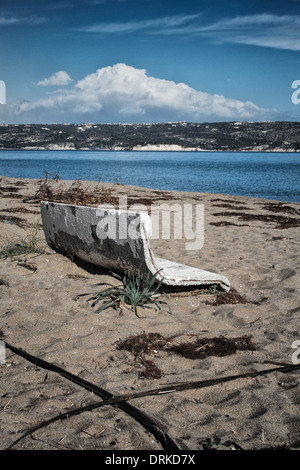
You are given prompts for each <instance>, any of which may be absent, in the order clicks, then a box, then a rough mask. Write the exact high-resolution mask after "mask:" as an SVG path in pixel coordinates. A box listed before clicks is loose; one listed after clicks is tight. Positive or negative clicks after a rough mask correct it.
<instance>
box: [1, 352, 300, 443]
mask: <svg viewBox="0 0 300 470" xmlns="http://www.w3.org/2000/svg"><path fill="white" fill-rule="evenodd" d="M6 346H7V347H8V349H10V350H11V351H12V352H14V353H16V354H18V355H20V356H22V357H24V358H25V359H27V360H28V361H30V362H32V363H33V364H35V365H38V366H39V367H43V368H45V369H48V370H51V371H54V372H58V373H59V374H61V375H62V376H64V377H66V378H67V379H69V380H71V381H72V382H74V383H76V384H77V385H80V386H82V387H83V388H85V389H87V390H90V391H92V392H93V393H95V394H97V395H98V396H101V397H102V398H103V400H102V401H101V402H96V403H91V404H90V405H86V406H84V407H80V408H76V409H73V410H70V411H66V412H64V413H61V414H59V415H57V416H54V417H52V418H50V419H49V420H46V421H43V422H42V423H40V424H37V425H36V426H34V427H31V428H30V429H29V430H27V431H26V432H25V433H24V434H23V435H22V436H21V437H20V438H19V439H17V440H16V441H14V442H13V444H11V445H10V447H9V448H12V447H13V446H14V445H15V444H16V443H17V442H19V441H20V440H21V439H23V438H25V437H26V436H28V435H30V434H32V433H34V432H35V431H37V430H38V429H41V428H43V427H45V426H48V425H49V424H52V423H54V422H56V421H59V420H63V419H66V418H69V417H71V416H75V415H78V414H81V413H83V412H85V411H92V410H94V409H97V408H101V407H103V406H108V405H110V406H118V407H120V408H121V409H122V410H123V411H125V412H127V413H128V414H130V415H131V416H132V417H134V418H135V419H137V421H138V422H140V423H141V424H142V425H143V426H145V427H146V428H147V429H148V430H150V431H151V432H152V433H153V434H154V435H155V437H157V438H158V440H159V441H160V442H161V443H162V445H163V447H164V448H165V449H166V450H175V449H177V450H179V449H178V447H177V445H176V444H175V443H174V441H173V440H172V439H171V438H170V437H169V436H168V435H167V434H166V433H165V432H164V431H162V430H161V429H160V428H159V426H158V425H157V424H156V423H154V422H153V421H152V420H151V419H150V418H149V417H147V416H146V415H145V414H144V413H142V412H140V410H138V409H137V408H134V407H132V406H131V405H129V404H128V403H126V402H127V401H128V400H133V399H136V398H142V397H147V396H153V395H161V394H165V393H172V392H180V391H184V390H192V389H199V388H205V387H211V386H214V385H218V384H220V383H226V382H231V381H234V380H238V379H243V378H254V377H258V376H262V375H267V374H270V373H274V372H280V373H287V372H293V371H297V370H300V364H283V365H281V364H279V365H278V367H273V368H269V369H263V370H260V371H256V372H246V373H244V374H237V375H229V376H224V377H218V378H215V379H209V380H201V381H192V382H181V383H173V384H169V385H166V386H164V387H159V388H154V389H150V390H144V391H141V392H136V393H129V394H123V395H119V396H114V395H112V394H111V393H109V392H107V391H105V390H103V389H100V388H99V387H97V386H96V385H94V384H92V383H90V382H87V381H85V380H83V379H81V378H80V377H77V376H75V375H73V374H71V373H70V372H67V371H66V370H64V369H62V368H60V367H58V366H56V365H54V364H51V363H49V362H47V361H44V360H42V359H39V358H37V357H35V356H32V355H31V354H28V353H26V352H24V351H22V350H20V349H18V348H16V347H14V346H11V345H9V344H7V343H6ZM266 363H267V361H266ZM173 445H175V447H173Z"/></svg>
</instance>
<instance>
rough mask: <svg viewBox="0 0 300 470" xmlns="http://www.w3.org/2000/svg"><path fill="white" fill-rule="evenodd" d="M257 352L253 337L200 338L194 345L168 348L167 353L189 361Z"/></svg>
mask: <svg viewBox="0 0 300 470" xmlns="http://www.w3.org/2000/svg"><path fill="white" fill-rule="evenodd" d="M238 350H239V351H246V350H248V351H256V347H255V345H254V344H253V342H252V340H251V337H249V336H242V337H239V338H225V337H224V336H219V337H214V338H199V339H197V340H196V341H194V342H193V343H188V342H187V343H182V344H178V345H173V346H171V347H168V349H167V351H169V352H174V353H175V354H178V355H180V356H183V357H185V358H187V359H204V358H206V357H208V356H217V357H222V356H229V355H232V354H235V353H236V352H237V351H238Z"/></svg>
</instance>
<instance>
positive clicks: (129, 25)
mask: <svg viewBox="0 0 300 470" xmlns="http://www.w3.org/2000/svg"><path fill="white" fill-rule="evenodd" d="M198 17H199V15H175V16H166V17H163V18H155V19H149V20H139V21H124V22H111V23H97V24H94V25H91V26H85V27H82V28H79V30H80V31H85V32H92V33H128V32H134V31H140V30H142V31H145V30H161V29H164V28H174V27H180V26H182V25H183V24H185V23H187V22H189V21H191V20H194V19H195V18H198Z"/></svg>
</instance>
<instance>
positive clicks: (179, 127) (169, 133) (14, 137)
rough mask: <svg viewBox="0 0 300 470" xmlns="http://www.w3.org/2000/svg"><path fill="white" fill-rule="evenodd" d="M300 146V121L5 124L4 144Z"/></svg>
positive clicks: (0, 139)
mask: <svg viewBox="0 0 300 470" xmlns="http://www.w3.org/2000/svg"><path fill="white" fill-rule="evenodd" d="M1 149H2V150H136V151H142V150H143V151H145V150H149V151H150V150H151V151H156V150H159V151H223V152H224V151H229V152H233V151H236V152H251V151H253V152H299V151H300V122H287V121H282V122H269V121H268V122H216V123H191V122H169V123H152V124H49V125H43V124H14V125H13V124H0V150H1Z"/></svg>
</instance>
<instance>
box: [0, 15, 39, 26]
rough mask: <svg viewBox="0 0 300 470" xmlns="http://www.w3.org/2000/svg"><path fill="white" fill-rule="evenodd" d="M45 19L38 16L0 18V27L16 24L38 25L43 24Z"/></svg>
mask: <svg viewBox="0 0 300 470" xmlns="http://www.w3.org/2000/svg"><path fill="white" fill-rule="evenodd" d="M46 21H47V19H46V18H45V17H39V16H26V17H15V16H0V26H11V25H16V24H29V25H39V24H42V23H45V22H46Z"/></svg>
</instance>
